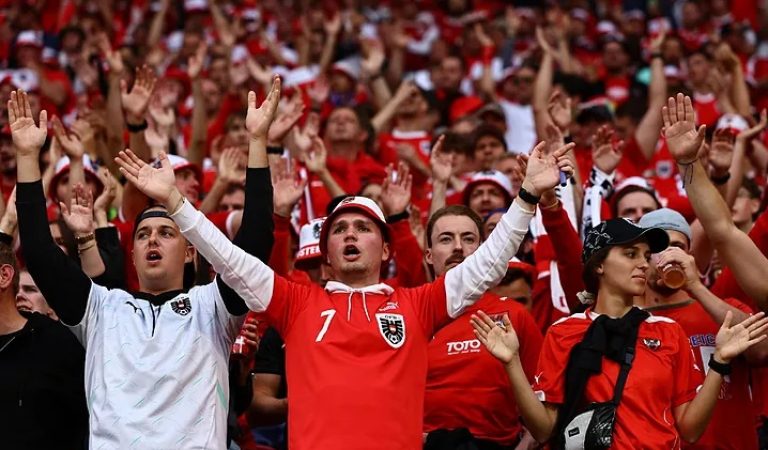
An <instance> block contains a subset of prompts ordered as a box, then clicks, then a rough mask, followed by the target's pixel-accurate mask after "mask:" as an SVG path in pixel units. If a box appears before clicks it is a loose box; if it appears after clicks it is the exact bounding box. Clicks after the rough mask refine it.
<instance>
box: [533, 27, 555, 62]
mask: <svg viewBox="0 0 768 450" xmlns="http://www.w3.org/2000/svg"><path fill="white" fill-rule="evenodd" d="M536 42H537V43H538V44H539V48H541V51H543V52H544V53H545V54H548V55H554V53H555V50H554V49H553V48H552V45H551V44H550V43H549V41H548V40H547V36H546V35H545V34H544V29H543V28H541V27H536Z"/></svg>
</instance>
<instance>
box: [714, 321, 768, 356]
mask: <svg viewBox="0 0 768 450" xmlns="http://www.w3.org/2000/svg"><path fill="white" fill-rule="evenodd" d="M731 321H733V313H732V312H730V311H728V312H727V313H725V320H723V325H722V326H721V327H720V331H718V332H717V336H716V337H715V360H717V361H718V362H721V363H725V364H727V363H729V362H731V360H732V359H733V358H735V357H737V356H739V355H741V354H742V353H744V352H745V351H746V350H747V349H748V348H749V347H751V346H753V345H755V344H757V343H758V342H760V341H762V340H763V339H765V338H766V337H768V335H766V331H768V318H766V317H765V313H764V312H759V313H757V314H753V315H751V316H749V317H748V318H746V319H744V321H743V322H741V323H738V324H736V325H733V326H731Z"/></svg>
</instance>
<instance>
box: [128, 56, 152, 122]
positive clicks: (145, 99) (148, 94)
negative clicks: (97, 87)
mask: <svg viewBox="0 0 768 450" xmlns="http://www.w3.org/2000/svg"><path fill="white" fill-rule="evenodd" d="M156 82H157V75H155V72H154V71H153V70H152V69H151V68H150V67H149V66H143V67H142V68H140V69H139V70H137V71H136V79H135V80H134V82H133V87H132V88H131V92H128V85H127V84H126V82H125V80H121V81H120V98H121V99H122V102H123V108H125V111H126V112H127V113H128V114H129V115H130V116H131V119H132V120H134V121H136V122H140V121H143V120H144V114H145V113H146V112H147V106H149V99H150V98H152V92H153V91H154V89H155V83H156Z"/></svg>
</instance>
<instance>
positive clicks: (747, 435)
mask: <svg viewBox="0 0 768 450" xmlns="http://www.w3.org/2000/svg"><path fill="white" fill-rule="evenodd" d="M639 225H640V226H641V227H643V228H661V229H662V230H665V231H666V232H667V234H668V235H669V248H668V249H667V250H665V251H664V252H663V253H661V255H664V256H663V261H664V262H665V263H675V264H679V265H681V266H682V267H683V269H684V270H685V272H686V275H687V282H686V285H685V286H684V287H683V288H678V289H673V288H670V287H667V286H666V285H665V284H664V282H663V281H662V276H661V270H662V266H661V265H659V264H658V263H657V261H660V260H661V259H660V257H658V256H656V255H654V257H653V258H652V260H651V263H650V268H649V272H648V289H646V290H645V297H644V298H641V299H638V300H636V301H635V302H636V304H639V305H640V306H643V307H644V308H645V309H646V310H647V311H650V312H651V313H652V314H653V315H656V316H665V317H669V318H670V319H673V320H674V321H675V322H677V323H679V324H680V325H681V326H682V327H683V330H684V331H685V333H686V334H687V335H688V338H689V339H690V342H691V348H693V353H694V356H695V358H696V364H697V365H698V366H699V367H701V368H703V369H704V371H707V370H708V369H709V367H708V366H707V364H708V363H709V358H710V356H711V355H712V354H714V351H715V336H716V335H717V331H718V330H719V329H720V325H722V322H723V320H724V319H725V313H726V312H728V311H731V312H732V313H733V315H734V320H736V321H737V322H739V321H742V320H744V319H746V318H747V317H748V316H749V315H750V314H752V310H751V309H750V308H749V306H747V305H745V304H743V303H741V302H740V301H738V300H736V299H725V300H721V299H720V298H718V297H717V296H715V295H714V294H712V292H710V291H709V289H707V288H706V287H705V286H704V285H703V284H702V283H701V281H700V278H699V273H698V269H697V268H696V263H695V261H694V258H693V256H692V255H690V254H689V253H688V252H689V251H690V245H691V228H690V226H689V225H688V222H686V220H685V218H684V217H683V216H682V215H681V214H680V213H678V212H677V211H674V210H672V209H668V208H662V209H658V210H656V211H653V212H650V213H648V214H646V215H644V216H643V217H642V218H641V219H640V222H639ZM765 360H768V342H766V341H765V340H763V341H762V342H759V343H757V344H755V345H753V346H752V347H751V348H749V349H748V350H747V351H746V352H744V356H743V357H741V358H736V359H735V360H733V362H732V363H731V366H732V369H731V370H732V372H731V374H730V375H729V376H727V377H725V379H724V381H723V384H722V387H721V388H720V396H719V397H718V400H717V405H716V406H715V410H714V412H713V414H712V420H710V422H709V425H708V426H707V430H706V431H705V432H704V434H703V435H702V436H701V439H699V440H698V441H697V442H696V443H695V444H692V445H688V446H686V447H685V448H691V449H698V450H710V449H723V450H726V449H743V450H750V449H755V450H756V449H757V435H756V434H755V426H754V420H752V419H754V417H751V416H750V413H751V412H752V411H754V410H755V407H754V405H753V403H752V395H751V393H750V382H749V365H748V364H749V363H752V364H763V363H764V361H765Z"/></svg>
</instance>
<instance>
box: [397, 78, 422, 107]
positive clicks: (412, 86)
mask: <svg viewBox="0 0 768 450" xmlns="http://www.w3.org/2000/svg"><path fill="white" fill-rule="evenodd" d="M418 92H419V87H418V86H416V83H414V82H413V80H405V81H403V82H402V83H400V86H398V87H397V90H396V91H395V101H396V102H397V103H398V104H400V103H403V102H404V101H406V100H408V99H409V98H411V97H412V96H413V95H415V94H417V93H418Z"/></svg>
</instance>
